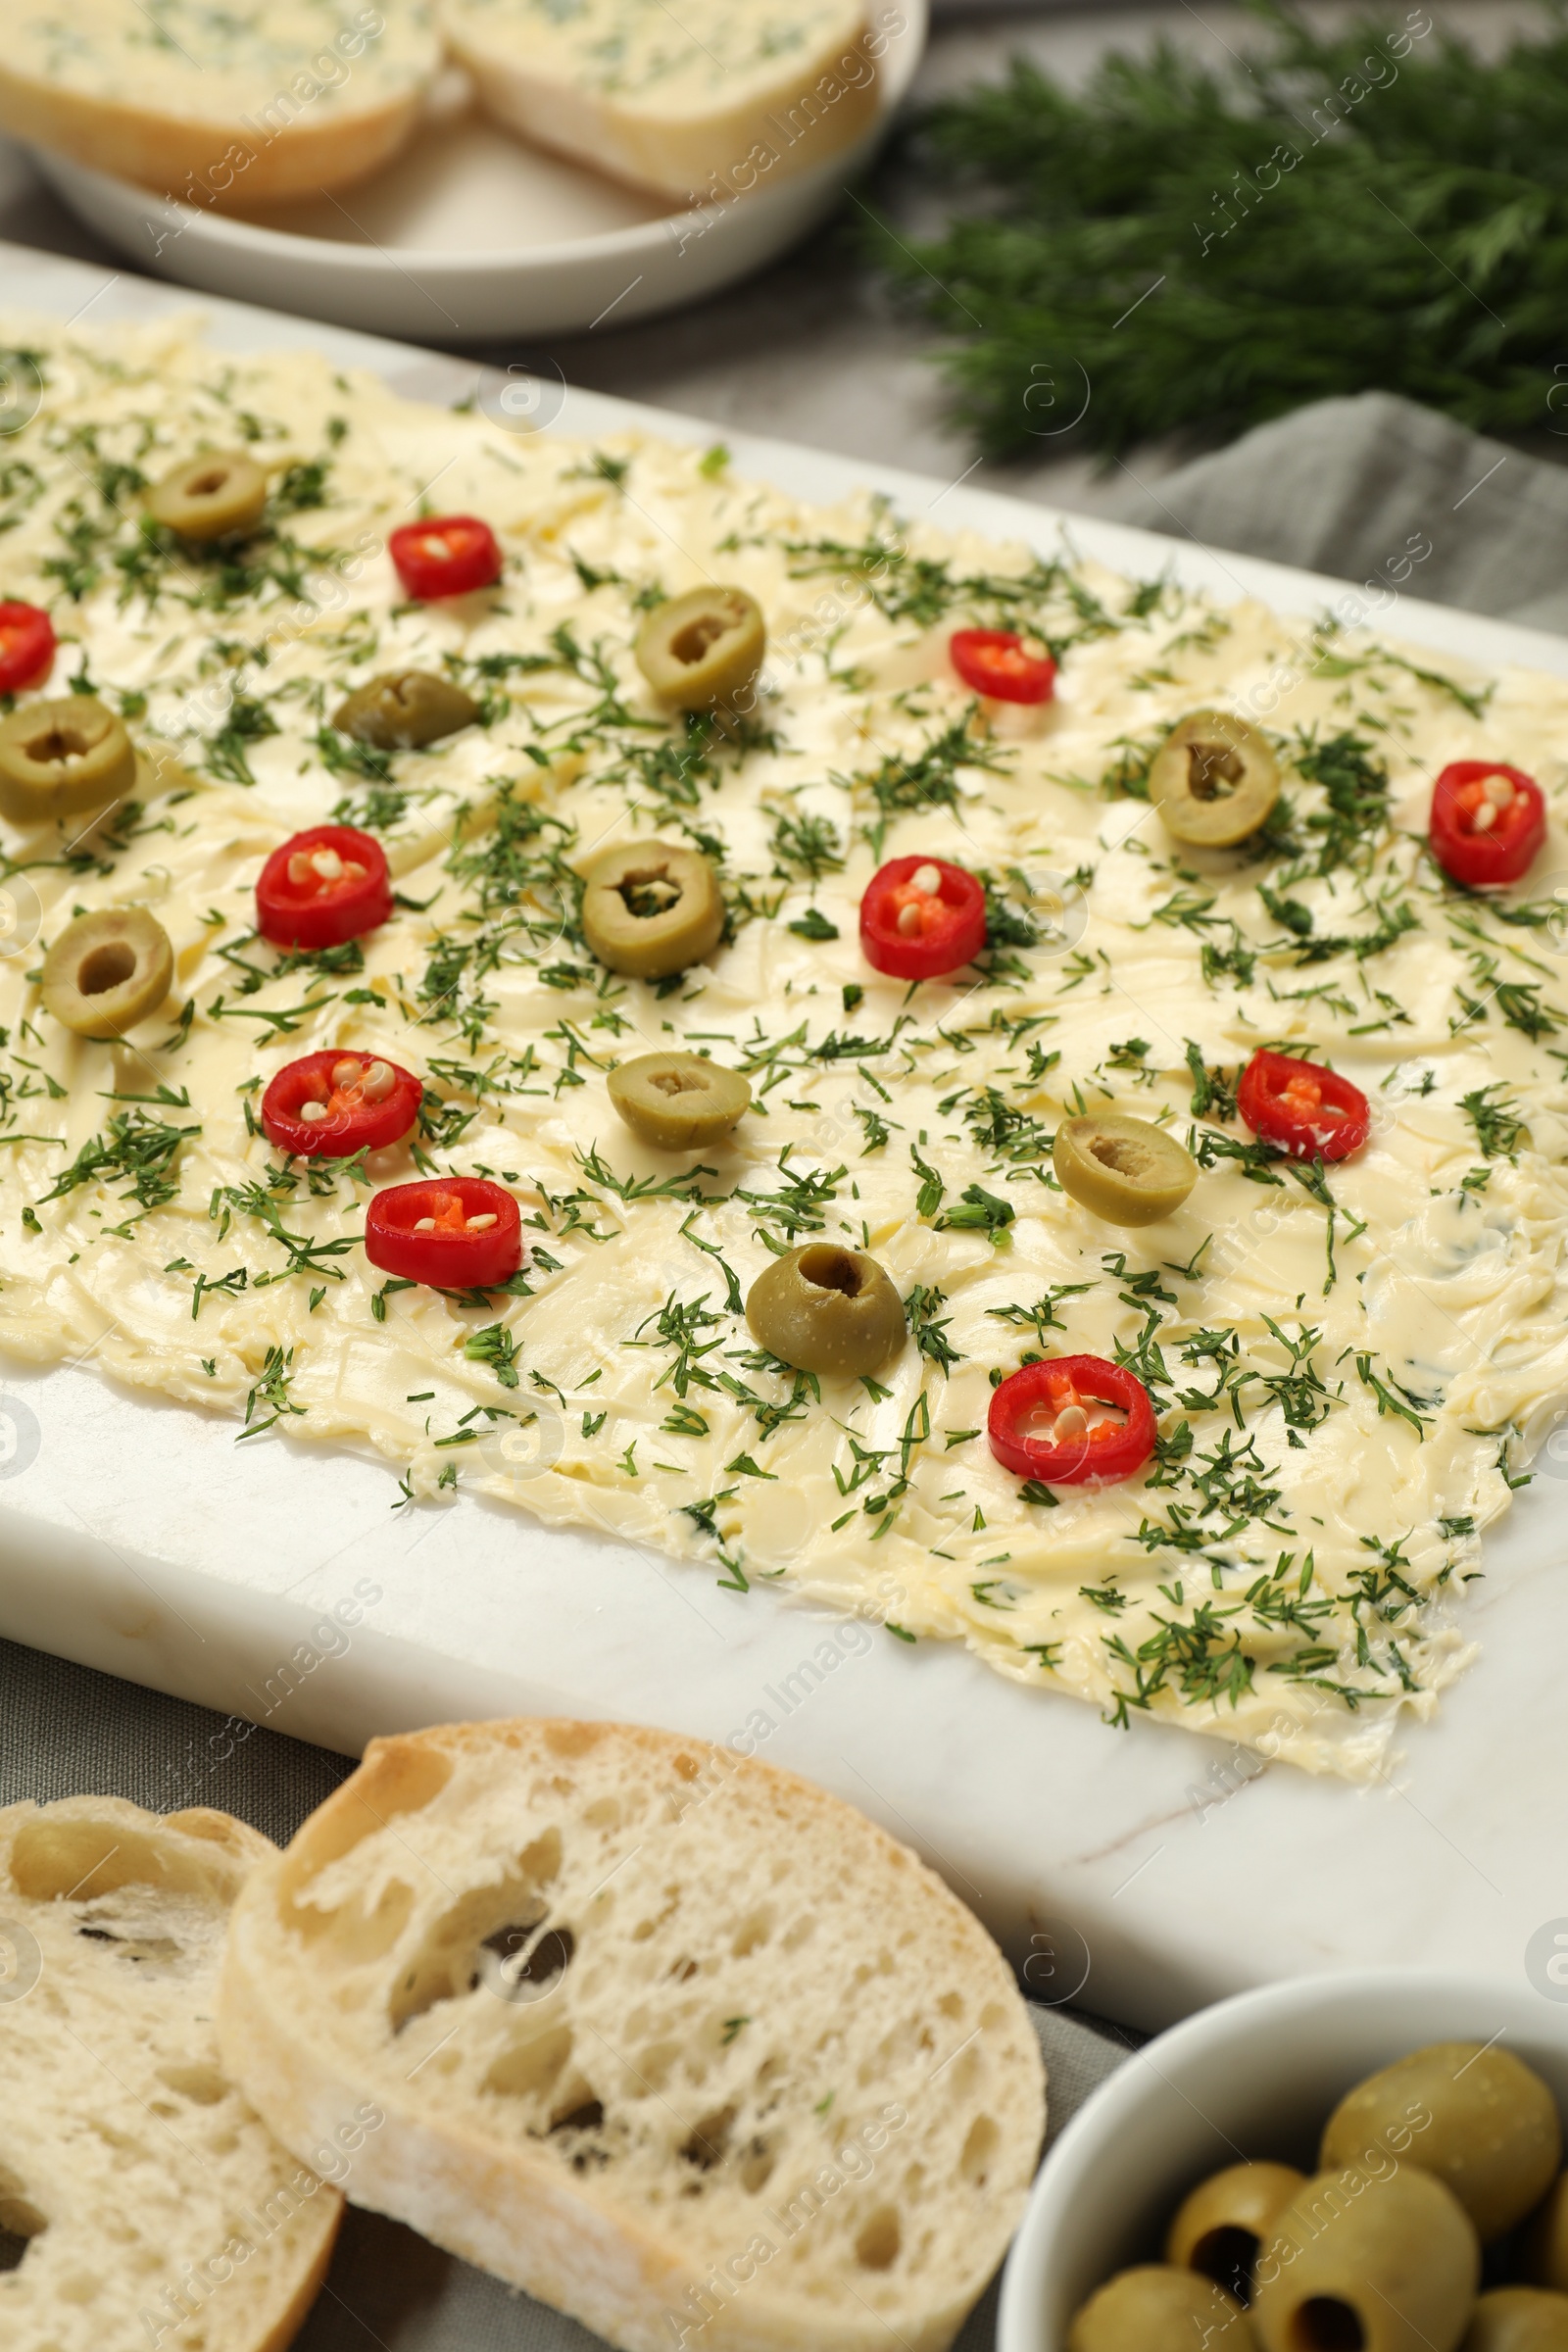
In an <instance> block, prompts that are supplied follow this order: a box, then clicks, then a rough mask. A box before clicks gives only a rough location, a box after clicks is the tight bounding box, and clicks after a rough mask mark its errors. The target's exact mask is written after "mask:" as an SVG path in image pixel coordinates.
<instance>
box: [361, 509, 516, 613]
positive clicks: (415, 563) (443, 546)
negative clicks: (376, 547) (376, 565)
mask: <svg viewBox="0 0 1568 2352" xmlns="http://www.w3.org/2000/svg"><path fill="white" fill-rule="evenodd" d="M386 544H387V551H388V553H389V554H390V556H391V558H392V561H393V563H394V564H396V565H397V573H398V578H399V579H400V580H401V581H402V582H403V585H404V587H405V588H406V589H407V590H408V592H409V594H410V596H416V597H417V598H419V600H420V601H421V603H425V604H428V603H429V602H430V600H431V599H432V598H434V597H438V596H466V594H467V593H468V590H469V589H470V588H493V587H494V586H495V583H496V581H497V580H499V579H500V577H501V548H500V544H499V542H498V541H497V539H496V535H495V533H494V531H493V530H492V529H491V528H490V525H489V524H488V523H487V522H481V521H480V520H479V519H478V517H477V515H432V516H431V517H430V519H429V520H428V522H406V523H404V524H403V526H402V528H401V529H400V530H396V531H394V532H393V533H392V535H391V537H390V538H389V539H388V541H387V543H386Z"/></svg>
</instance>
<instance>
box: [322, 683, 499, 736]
mask: <svg viewBox="0 0 1568 2352" xmlns="http://www.w3.org/2000/svg"><path fill="white" fill-rule="evenodd" d="M478 715H479V706H478V704H477V703H476V702H475V701H474V699H473V697H472V695H471V694H465V693H464V691H463V688H462V687H461V686H456V685H454V684H453V682H452V680H451V679H450V678H443V677H438V676H437V675H436V673H435V671H434V670H431V669H390V670H386V671H384V672H383V673H382V675H381V676H380V677H376V678H368V679H367V681H366V683H365V684H364V685H363V686H357V687H356V688H355V690H354V692H353V693H352V694H351V695H349V696H348V697H347V699H346V700H345V701H343V702H341V703H339V705H338V707H337V709H336V710H335V711H333V713H332V724H333V726H334V727H335V728H336V729H337V731H338V733H339V734H340V735H352V736H353V737H354V740H355V741H356V743H368V744H371V745H373V746H374V748H375V749H376V750H377V751H381V752H407V751H414V750H417V749H418V748H419V747H420V746H422V745H424V744H427V743H434V742H436V741H437V740H438V739H439V738H440V737H441V736H443V735H455V734H456V733H457V732H458V729H459V728H460V727H469V726H472V724H473V722H474V720H475V719H476V718H477V717H478Z"/></svg>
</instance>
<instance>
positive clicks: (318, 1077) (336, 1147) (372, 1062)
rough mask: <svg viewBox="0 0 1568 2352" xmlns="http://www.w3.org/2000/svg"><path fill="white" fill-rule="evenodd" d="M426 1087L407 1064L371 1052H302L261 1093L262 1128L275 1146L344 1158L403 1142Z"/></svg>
mask: <svg viewBox="0 0 1568 2352" xmlns="http://www.w3.org/2000/svg"><path fill="white" fill-rule="evenodd" d="M423 1095H424V1089H423V1087H422V1086H421V1085H420V1083H419V1081H418V1079H417V1078H416V1077H415V1076H414V1073H413V1072H412V1071H411V1070H405V1069H402V1068H400V1067H399V1065H398V1063H397V1062H395V1061H383V1060H382V1059H381V1058H380V1056H379V1055H377V1054H345V1053H344V1052H343V1050H342V1048H341V1047H337V1048H333V1049H332V1050H330V1051H328V1052H326V1053H323V1054H301V1056H300V1058H299V1060H298V1061H289V1062H285V1063H284V1065H283V1067H282V1068H281V1069H280V1070H279V1071H278V1073H277V1076H276V1077H275V1078H274V1079H273V1080H272V1083H271V1085H270V1087H269V1088H268V1090H267V1092H266V1094H265V1095H264V1096H263V1097H262V1133H263V1134H264V1135H265V1136H266V1138H267V1140H268V1142H269V1143H270V1144H275V1145H276V1146H277V1149H278V1150H279V1151H280V1152H295V1153H298V1154H300V1155H302V1156H304V1157H306V1158H311V1159H323V1158H324V1159H348V1158H350V1157H352V1155H353V1154H354V1153H355V1152H379V1151H381V1150H382V1149H383V1148H384V1147H385V1146H386V1145H387V1144H398V1143H401V1142H402V1140H403V1138H404V1137H405V1136H406V1135H407V1134H408V1132H409V1130H410V1129H411V1128H412V1127H413V1125H414V1122H415V1120H416V1119H417V1117H418V1115H419V1103H420V1102H421V1101H422V1099H423Z"/></svg>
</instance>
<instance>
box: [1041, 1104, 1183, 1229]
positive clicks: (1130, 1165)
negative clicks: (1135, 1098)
mask: <svg viewBox="0 0 1568 2352" xmlns="http://www.w3.org/2000/svg"><path fill="white" fill-rule="evenodd" d="M1051 1160H1052V1166H1053V1168H1054V1170H1055V1176H1056V1182H1057V1183H1058V1184H1059V1185H1060V1187H1061V1189H1062V1191H1063V1192H1064V1193H1070V1194H1071V1196H1072V1198H1073V1199H1074V1200H1075V1201H1081V1202H1082V1204H1083V1206H1084V1207H1085V1208H1087V1209H1089V1210H1091V1211H1092V1212H1093V1214H1094V1215H1095V1216H1097V1217H1103V1218H1104V1219H1105V1221H1106V1223H1107V1224H1110V1225H1152V1224H1154V1223H1155V1222H1156V1221H1157V1219H1159V1218H1160V1217H1168V1216H1171V1215H1172V1214H1173V1213H1174V1212H1175V1211H1176V1210H1177V1209H1178V1208H1180V1206H1181V1204H1182V1202H1183V1201H1185V1200H1186V1198H1187V1196H1188V1194H1189V1193H1190V1192H1191V1191H1192V1189H1193V1187H1194V1185H1195V1184H1196V1183H1197V1182H1198V1162H1197V1161H1196V1160H1195V1159H1194V1157H1193V1155H1192V1153H1191V1152H1188V1151H1185V1150H1184V1149H1183V1147H1182V1146H1181V1145H1180V1144H1179V1143H1178V1142H1177V1141H1176V1138H1175V1137H1174V1136H1173V1135H1167V1134H1166V1132H1165V1130H1164V1128H1163V1127H1156V1126H1154V1125H1153V1124H1152V1121H1151V1120H1149V1119H1130V1118H1125V1117H1123V1116H1122V1114H1121V1113H1120V1112H1119V1111H1099V1110H1094V1111H1086V1112H1085V1113H1084V1115H1083V1116H1082V1117H1081V1118H1075V1119H1063V1120H1062V1122H1061V1125H1060V1126H1059V1127H1058V1128H1057V1129H1056V1137H1055V1142H1054V1146H1053V1149H1052V1155H1051Z"/></svg>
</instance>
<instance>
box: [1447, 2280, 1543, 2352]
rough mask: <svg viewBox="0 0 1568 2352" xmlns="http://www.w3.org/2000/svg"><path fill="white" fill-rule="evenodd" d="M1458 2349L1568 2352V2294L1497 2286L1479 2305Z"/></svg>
mask: <svg viewBox="0 0 1568 2352" xmlns="http://www.w3.org/2000/svg"><path fill="white" fill-rule="evenodd" d="M1459 2352H1568V2295H1552V2294H1547V2293H1545V2292H1544V2290H1543V2289H1542V2288H1541V2287H1539V2286H1496V2287H1494V2288H1493V2290H1492V2292H1491V2293H1490V2294H1488V2295H1483V2296H1482V2298H1481V2300H1480V2302H1479V2303H1478V2304H1477V2305H1476V2309H1475V2317H1474V2318H1473V2319H1472V2321H1471V2322H1470V2326H1469V2327H1468V2329H1467V2330H1466V2333H1465V2338H1464V2341H1463V2343H1462V2344H1461V2345H1460V2347H1459Z"/></svg>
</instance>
